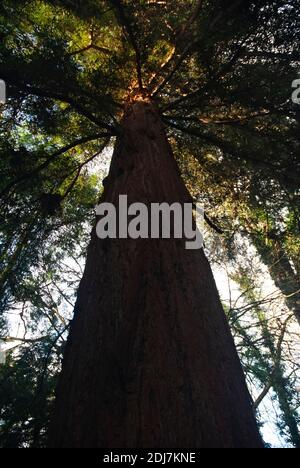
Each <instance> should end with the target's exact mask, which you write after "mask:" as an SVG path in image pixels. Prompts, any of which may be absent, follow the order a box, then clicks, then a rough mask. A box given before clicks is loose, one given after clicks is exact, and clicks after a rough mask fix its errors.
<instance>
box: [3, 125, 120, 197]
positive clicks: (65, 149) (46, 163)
mask: <svg viewBox="0 0 300 468" xmlns="http://www.w3.org/2000/svg"><path fill="white" fill-rule="evenodd" d="M108 136H111V135H109V134H107V133H99V134H96V135H89V136H87V137H83V138H80V139H78V140H76V141H74V142H73V143H70V144H68V145H66V146H64V147H62V148H60V149H59V150H57V151H55V153H53V154H51V155H50V156H49V157H48V158H47V159H46V161H44V162H43V163H41V164H40V165H39V166H37V167H36V168H35V169H33V170H32V171H30V172H26V173H25V174H22V175H21V176H20V177H18V178H17V179H15V180H14V181H12V182H10V183H9V184H8V185H7V186H6V187H5V188H4V189H3V190H2V192H1V193H0V198H2V197H3V196H4V195H6V194H7V193H8V192H9V191H10V190H11V189H12V187H14V186H15V185H17V184H19V183H20V182H23V181H24V180H26V179H29V178H31V177H33V176H34V175H36V174H38V173H39V172H40V171H42V170H43V169H46V168H47V167H48V166H49V165H50V164H51V163H52V162H53V161H54V160H55V159H56V158H58V157H59V156H61V155H62V154H64V153H67V152H68V151H70V150H72V149H73V148H76V147H77V146H80V145H83V144H85V143H89V142H90V141H95V140H98V139H100V138H107V137H108Z"/></svg>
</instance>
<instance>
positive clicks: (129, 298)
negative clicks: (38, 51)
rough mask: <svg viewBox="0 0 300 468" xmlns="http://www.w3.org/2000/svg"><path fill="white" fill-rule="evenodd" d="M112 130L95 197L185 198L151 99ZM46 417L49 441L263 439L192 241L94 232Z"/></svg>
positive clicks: (205, 443) (239, 442)
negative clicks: (114, 135)
mask: <svg viewBox="0 0 300 468" xmlns="http://www.w3.org/2000/svg"><path fill="white" fill-rule="evenodd" d="M122 128H123V132H122V135H121V136H120V137H119V138H118V141H117V144H116V148H115V151H114V155H113V160H112V165H111V170H110V174H109V177H108V179H107V181H106V182H107V183H106V184H105V192H104V197H103V199H104V200H103V201H105V202H111V203H114V204H115V205H118V197H119V195H124V194H126V195H128V201H129V203H131V202H144V203H146V204H149V203H150V202H169V203H172V202H175V201H176V202H180V203H184V202H189V201H191V199H190V195H189V193H188V192H187V190H186V188H185V186H184V184H183V182H182V180H181V177H180V174H179V170H178V168H177V165H176V162H175V160H174V157H173V154H172V151H171V148H170V146H169V144H168V141H167V139H166V136H165V131H164V127H163V124H162V122H161V119H160V116H159V114H158V112H157V111H156V109H155V107H154V106H153V105H152V104H151V103H149V102H148V103H147V102H135V103H134V104H132V105H131V106H130V107H129V108H128V109H127V112H126V113H125V117H124V119H123V122H122ZM51 427H52V428H51V431H50V432H51V435H50V446H51V447H102V448H116V447H125V448H149V447H152V448H153V447H155V448H188V447H195V448H202V447H219V448H223V447H261V446H262V442H261V439H260V436H259V432H258V429H257V427H256V422H255V418H254V415H253V409H252V404H251V399H250V396H249V394H248V390H247V387H246V384H245V380H244V376H243V372H242V369H241V366H240V362H239V359H238V356H237V353H236V350H235V346H234V343H233V339H232V337H231V334H230V330H229V327H228V324H227V321H226V318H225V315H224V312H223V310H222V306H221V303H220V300H219V296H218V292H217V289H216V286H215V282H214V279H213V276H212V273H211V270H210V267H209V264H208V262H207V260H206V258H205V255H204V253H203V251H202V250H201V251H200V250H197V251H196V250H186V249H185V241H184V239H183V240H178V239H177V240H174V239H171V240H142V239H139V240H130V239H129V240H120V239H119V240H105V241H103V240H100V239H98V238H97V236H96V234H95V230H94V231H93V234H92V240H91V244H90V246H89V252H88V259H87V264H86V270H85V273H84V277H83V280H82V282H81V285H80V288H79V293H78V299H77V304H76V307H75V316H74V320H73V323H72V326H71V332H70V337H69V340H68V344H67V349H66V353H65V358H64V363H63V371H62V376H61V379H60V384H59V387H58V393H57V403H56V410H55V415H54V418H53V422H52V426H51Z"/></svg>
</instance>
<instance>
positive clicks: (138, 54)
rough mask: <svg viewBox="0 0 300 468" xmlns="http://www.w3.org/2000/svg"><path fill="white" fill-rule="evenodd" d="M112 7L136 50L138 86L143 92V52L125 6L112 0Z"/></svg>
mask: <svg viewBox="0 0 300 468" xmlns="http://www.w3.org/2000/svg"><path fill="white" fill-rule="evenodd" d="M110 2H111V3H112V5H113V6H114V7H115V9H116V10H117V13H118V16H119V19H120V22H121V24H122V26H123V27H124V29H125V31H126V33H127V36H128V38H129V41H130V43H131V45H132V47H133V49H134V52H135V57H136V71H137V79H138V84H139V90H140V91H141V92H142V91H143V90H144V86H143V78H142V58H141V51H140V49H139V46H138V43H137V40H136V38H135V35H134V32H133V29H132V27H131V24H130V21H129V20H128V18H127V15H126V13H125V9H124V6H123V4H122V2H121V0H110Z"/></svg>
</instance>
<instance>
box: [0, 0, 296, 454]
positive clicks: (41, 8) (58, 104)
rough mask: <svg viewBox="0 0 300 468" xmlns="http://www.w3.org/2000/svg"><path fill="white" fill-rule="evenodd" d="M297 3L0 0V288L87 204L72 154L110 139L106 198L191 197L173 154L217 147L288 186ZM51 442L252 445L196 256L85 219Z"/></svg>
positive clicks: (215, 300) (232, 364)
mask: <svg viewBox="0 0 300 468" xmlns="http://www.w3.org/2000/svg"><path fill="white" fill-rule="evenodd" d="M297 3H298V2H297V1H295V2H293V1H290V2H284V1H274V2H269V1H268V2H266V1H259V0H258V1H249V2H244V1H241V0H240V1H239V0H237V1H233V2H224V1H222V0H212V1H210V0H203V1H201V0H200V1H192V0H191V1H176V0H174V1H166V2H165V1H155V0H154V1H150V0H148V1H147V0H145V1H144V0H143V1H142V0H141V1H134V2H133V1H125V0H123V1H119V0H111V1H100V0H89V1H77V2H73V1H68V0H61V1H60V0H51V1H50V0H49V1H46V0H45V1H37V0H36V1H33V0H28V1H25V2H24V1H22V2H19V1H14V2H13V3H12V2H10V1H8V0H4V2H2V4H1V7H0V21H1V29H0V34H1V35H2V38H3V40H2V43H1V48H0V76H1V78H2V79H4V80H5V81H6V82H7V85H8V96H9V99H8V105H7V106H6V109H5V110H4V114H3V125H2V128H1V136H2V142H1V146H2V152H3V154H4V155H5V156H6V157H5V159H4V161H3V162H2V163H1V164H3V167H2V170H3V172H4V175H5V178H4V182H1V193H0V195H1V199H2V201H3V206H4V213H5V217H6V219H7V220H8V221H9V222H12V221H14V220H15V219H16V218H17V217H18V216H19V214H20V213H22V210H23V209H26V210H28V212H29V213H30V216H28V220H27V223H25V222H23V223H22V224H21V234H20V236H19V238H18V242H15V243H14V244H13V246H12V248H14V249H15V250H14V253H15V255H12V256H10V257H9V258H7V259H4V260H5V268H4V270H3V273H2V275H1V282H0V283H1V284H0V286H1V288H3V290H6V291H7V290H9V291H11V292H12V293H13V292H14V283H13V282H12V280H10V278H11V277H12V275H13V274H14V275H19V276H20V277H21V276H22V274H24V271H25V274H26V268H25V269H24V268H21V267H20V265H21V264H22V254H24V252H26V249H27V248H28V245H29V243H30V242H33V245H39V242H42V241H43V238H44V237H45V236H47V235H48V234H49V231H51V230H52V231H55V229H56V227H57V226H56V225H55V223H54V222H50V221H49V219H50V220H51V219H52V220H53V219H54V217H55V216H56V217H59V213H62V212H63V210H65V209H66V207H67V208H68V207H69V205H68V204H69V203H70V200H71V201H72V202H73V203H78V210H83V208H82V207H83V206H84V207H85V208H86V207H87V204H88V203H90V202H91V197H90V196H88V195H87V194H86V192H84V190H86V188H85V189H82V191H81V190H78V187H80V185H79V183H80V182H81V184H82V183H83V182H84V180H83V179H84V177H83V176H82V172H83V170H84V166H85V165H86V164H87V163H88V162H90V161H92V160H97V158H98V159H99V158H101V154H103V151H104V150H105V148H106V147H107V146H108V145H110V144H111V143H112V142H113V143H114V151H113V157H112V163H111V168H110V172H109V175H108V177H107V179H106V180H105V183H104V187H103V192H102V193H101V200H102V201H107V202H112V203H115V204H117V202H118V197H119V195H124V194H126V195H128V201H129V202H144V203H146V204H148V205H149V204H150V203H151V202H168V203H173V202H179V203H185V202H191V201H192V196H191V194H190V193H189V191H188V190H187V189H186V187H185V185H184V183H183V181H182V178H181V174H180V170H179V168H178V166H177V163H176V161H175V158H174V149H175V148H176V152H175V153H176V154H177V153H178V151H179V152H180V150H182V151H181V154H182V155H184V154H185V153H186V152H187V151H188V152H190V153H192V154H194V156H195V157H196V158H197V159H198V161H199V162H200V164H201V162H202V161H205V158H206V157H208V155H211V153H213V154H214V158H215V161H216V164H218V166H219V167H220V168H222V167H224V170H225V168H228V167H230V168H233V170H232V172H231V177H232V178H234V177H235V176H236V174H237V173H240V171H242V172H243V177H247V174H248V175H249V178H250V175H251V176H252V175H253V173H256V175H257V177H259V178H260V180H262V181H264V183H265V184H268V183H269V181H270V180H271V179H272V180H273V181H276V183H277V184H279V185H280V187H281V188H282V190H283V191H285V193H286V192H287V193H289V194H290V196H291V197H292V194H294V193H295V187H296V186H297V181H298V180H299V178H298V174H297V171H298V169H299V167H297V163H298V158H299V140H298V137H297V132H296V131H295V128H297V119H299V111H298V108H296V107H294V106H293V105H292V104H291V101H290V94H291V83H292V81H293V79H295V77H296V76H295V73H296V68H297V64H298V62H299V55H298V50H297V34H298V32H299V24H298V23H297V21H298V15H297V13H298V11H297V6H299V5H297ZM12 12H13V14H12ZM235 168H236V171H237V172H236V173H235ZM221 170H222V169H221ZM86 179H87V175H86V174H85V180H86ZM33 181H34V182H35V183H34V184H33ZM29 186H31V187H32V189H31V191H29V190H28V187H29ZM85 187H86V185H85ZM76 188H77V192H76V193H77V195H76V196H75V197H74V195H73V194H74V190H76ZM195 189H196V187H195ZM83 192H84V194H83ZM99 195H100V194H99ZM72 197H73V198H72ZM31 203H32V206H34V207H36V210H35V211H34V210H33V209H31V205H30V204H31ZM30 209H31V211H30ZM69 209H70V208H69ZM81 212H82V211H81ZM45 219H46V220H48V221H47V222H46V221H45ZM70 222H71V221H70V220H69V221H68V223H67V224H70ZM37 225H38V226H39V229H37V228H36V226H37ZM35 229H36V231H35ZM35 243H36V244H35ZM26 258H27V262H28V261H29V260H28V257H26ZM30 258H32V265H34V258H35V257H34V255H33V256H31V257H30ZM27 267H28V268H29V267H30V265H27ZM19 276H18V277H19ZM5 301H8V299H7V297H6V296H5V295H4V296H3V304H4V306H5ZM49 445H50V446H51V447H105V448H106V447H107V448H108V447H112V448H113V447H161V448H164V447H165V448H167V447H169V448H175V447H199V448H200V447H220V448H222V447H233V448H237V447H253V448H254V447H261V446H262V442H261V439H260V435H259V432H258V429H257V427H256V423H255V417H254V412H253V408H252V403H251V401H250V397H249V395H248V391H247V388H246V384H245V381H244V377H243V373H242V369H241V366H240V363H239V360H238V357H237V353H236V350H235V347H234V343H233V340H232V337H231V335H230V331H229V327H228V325H227V322H226V318H225V314H224V312H223V310H222V306H221V303H220V300H219V297H218V292H217V289H216V286H215V283H214V279H213V276H212V273H211V270H210V267H209V265H208V262H207V260H206V258H205V255H204V252H203V251H202V250H198V251H193V250H191V251H189V250H186V249H185V242H184V240H178V239H171V240H165V239H156V240H146V239H136V240H133V239H129V240H125V239H106V240H100V239H99V238H98V237H97V236H96V233H95V229H93V232H92V237H91V242H90V245H89V249H88V256H87V262H86V268H85V272H84V276H83V278H82V281H81V284H80V288H79V291H78V298H77V303H76V306H75V312H74V319H73V321H72V323H71V330H70V335H69V339H68V344H67V347H66V350H65V357H64V362H63V369H62V374H61V378H60V382H59V385H58V389H57V400H56V405H55V411H54V414H53V419H52V423H51V429H50V440H49Z"/></svg>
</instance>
